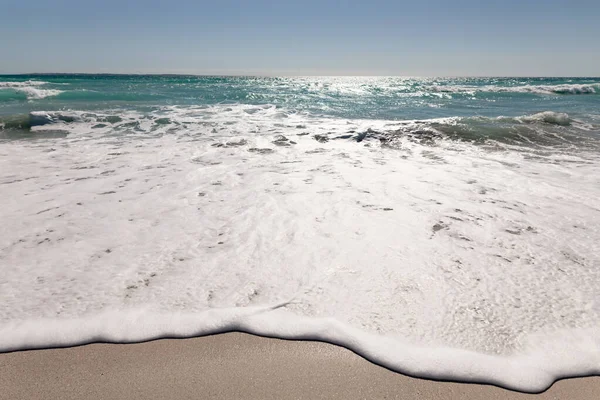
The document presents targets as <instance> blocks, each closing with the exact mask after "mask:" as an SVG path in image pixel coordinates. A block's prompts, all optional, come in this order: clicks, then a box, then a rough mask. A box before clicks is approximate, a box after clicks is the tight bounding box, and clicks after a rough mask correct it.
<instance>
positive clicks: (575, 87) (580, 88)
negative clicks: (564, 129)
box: [429, 83, 600, 95]
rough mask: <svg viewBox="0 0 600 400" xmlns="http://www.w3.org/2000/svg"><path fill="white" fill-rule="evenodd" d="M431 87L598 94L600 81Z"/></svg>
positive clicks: (449, 90) (457, 90)
mask: <svg viewBox="0 0 600 400" xmlns="http://www.w3.org/2000/svg"><path fill="white" fill-rule="evenodd" d="M429 89H430V90H431V91H433V92H438V93H472V94H475V93H478V92H491V93H534V94H561V95H569V94H579V95H583V94H598V93H600V83H590V84H561V85H524V86H493V85H487V86H463V85H459V86H430V87H429Z"/></svg>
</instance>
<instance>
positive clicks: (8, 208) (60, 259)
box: [0, 105, 600, 391]
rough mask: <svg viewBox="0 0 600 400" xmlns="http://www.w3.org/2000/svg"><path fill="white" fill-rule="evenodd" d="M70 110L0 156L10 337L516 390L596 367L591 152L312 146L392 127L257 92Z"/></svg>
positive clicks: (371, 143) (0, 228)
mask: <svg viewBox="0 0 600 400" xmlns="http://www.w3.org/2000/svg"><path fill="white" fill-rule="evenodd" d="M73 115H75V116H77V117H78V119H77V120H76V121H75V122H73V123H66V122H65V123H61V129H63V128H64V129H67V130H71V132H72V134H71V135H69V136H67V137H66V138H62V139H46V140H43V141H40V140H37V141H13V142H8V143H4V144H3V146H2V147H1V148H0V187H2V193H3V201H4V204H3V207H2V208H1V209H0V218H1V220H2V221H3V223H2V224H1V225H0V264H1V265H2V274H1V275H0V304H2V305H3V306H2V307H0V351H9V350H15V349H25V348H39V347H46V346H66V345H73V344H80V343H85V342H90V341H97V340H106V341H116V342H129V341H140V340H147V339H153V338H157V337H162V336H195V335H200V334H208V333H214V332H221V331H224V330H231V329H239V330H244V331H248V332H253V333H257V334H261V335H267V336H278V337H284V338H298V339H307V338H308V339H319V340H324V341H328V342H332V343H337V344H341V345H344V346H346V347H349V348H351V349H353V350H355V351H356V352H358V353H359V354H362V355H363V356H365V357H367V358H369V359H371V360H373V361H375V362H378V363H380V364H382V365H385V366H387V367H389V368H392V369H394V370H398V371H403V372H406V373H410V374H413V375H417V376H427V377H432V378H442V379H455V380H465V381H477V382H490V383H495V384H498V385H502V386H506V387H510V388H514V389H519V390H526V391H539V390H543V389H545V388H546V387H548V386H549V385H550V384H551V383H552V382H553V381H554V380H555V379H558V378H561V377H566V376H576V375H582V374H597V373H599V366H600V343H599V340H600V335H599V334H598V333H599V328H600V302H599V301H598V296H597V294H598V293H599V291H600V270H599V269H598V268H597V266H598V265H600V248H599V247H598V246H599V245H598V243H600V241H599V240H598V239H599V238H600V231H599V229H600V228H599V227H600V209H598V206H597V199H598V197H599V196H600V160H599V159H598V157H597V155H594V154H588V153H586V154H579V153H573V154H566V153H554V154H549V155H546V156H544V157H541V156H540V157H538V158H536V159H533V158H530V157H528V154H527V153H524V152H511V151H495V152H490V151H486V150H484V149H483V148H481V147H477V146H473V145H471V144H468V143H461V142H453V141H450V140H441V141H439V142H438V143H437V144H436V145H433V146H432V145H427V146H425V145H421V144H419V143H416V142H414V141H410V140H408V139H402V138H400V139H399V140H398V143H397V146H396V148H395V149H386V148H385V147H382V145H381V144H380V142H379V141H378V140H369V139H368V138H367V139H365V140H364V141H363V142H361V143H357V142H356V141H354V140H352V139H338V140H334V139H331V140H330V141H329V142H326V143H321V142H318V141H317V140H315V139H314V138H313V135H315V134H323V135H327V136H328V137H330V138H333V137H336V136H338V135H340V136H341V135H343V134H346V133H347V132H348V131H355V132H362V131H364V130H365V129H367V128H373V129H386V128H392V129H393V128H394V127H395V126H398V125H402V124H401V123H392V122H390V121H375V122H373V121H352V120H343V119H327V118H317V117H312V116H310V115H306V114H297V113H291V112H289V111H286V110H282V109H279V108H275V107H268V106H266V107H252V106H240V105H226V106H225V105H223V106H215V107H202V108H181V107H173V108H165V109H163V110H160V111H158V112H157V113H155V114H153V115H152V116H151V117H152V119H150V118H142V116H140V115H139V114H137V113H134V112H132V113H125V114H120V115H119V116H120V118H121V119H122V120H121V121H118V120H116V119H111V118H107V117H109V116H110V115H111V113H110V112H106V113H102V114H96V115H95V116H91V115H89V113H87V114H86V113H77V112H69V116H73ZM50 117H52V118H54V119H56V118H55V117H56V116H52V115H50ZM159 118H169V120H170V121H171V123H168V124H167V123H163V121H161V122H157V121H158V119H159ZM100 120H106V121H109V122H105V123H104V125H103V126H100V127H98V123H99V121H100ZM110 121H112V122H110ZM447 122H448V123H450V122H451V121H450V120H448V121H447ZM410 123H415V124H417V122H407V123H406V124H410ZM46 126H49V125H42V126H39V127H36V128H39V129H44V128H45V127H46ZM50 126H51V125H50ZM115 131H118V132H119V133H118V134H115ZM303 133H309V135H298V134H303ZM277 135H285V136H286V137H287V138H288V139H290V140H292V141H294V142H296V144H291V143H289V141H283V144H288V145H289V146H279V145H277V144H276V143H273V141H274V140H276V137H277ZM242 139H243V140H242ZM279 144H282V142H281V140H280V141H279ZM257 149H258V150H257ZM260 149H270V150H272V152H266V151H264V150H260Z"/></svg>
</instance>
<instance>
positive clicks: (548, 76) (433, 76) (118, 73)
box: [0, 72, 600, 79]
mask: <svg viewBox="0 0 600 400" xmlns="http://www.w3.org/2000/svg"><path fill="white" fill-rule="evenodd" d="M31 75H37V76H44V75H46V76H47V75H65V76H66V75H90V76H92V75H94V76H189V77H192V76H193V77H213V78H227V77H238V78H306V77H313V78H338V77H340V78H341V77H348V78H350V77H355V78H529V79H531V78H533V79H536V78H565V79H566V78H578V79H584V78H590V79H600V76H591V75H590V76H588V75H384V74H381V75H379V74H376V75H367V74H358V75H353V74H339V75H318V74H251V73H250V74H235V73H229V74H227V73H225V74H218V73H144V72H18V73H2V72H0V76H13V77H18V76H31Z"/></svg>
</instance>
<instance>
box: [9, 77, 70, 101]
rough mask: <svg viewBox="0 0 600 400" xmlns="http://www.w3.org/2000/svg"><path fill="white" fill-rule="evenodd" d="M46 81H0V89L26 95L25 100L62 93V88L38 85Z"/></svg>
mask: <svg viewBox="0 0 600 400" xmlns="http://www.w3.org/2000/svg"><path fill="white" fill-rule="evenodd" d="M47 83H48V82H43V81H25V82H0V90H5V91H12V92H13V93H16V94H24V95H25V96H26V97H27V100H39V99H44V98H46V97H52V96H58V95H59V94H61V93H63V91H62V90H57V89H41V88H39V86H42V85H45V84H47Z"/></svg>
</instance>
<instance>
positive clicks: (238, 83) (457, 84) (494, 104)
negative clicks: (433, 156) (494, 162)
mask: <svg viewBox="0 0 600 400" xmlns="http://www.w3.org/2000/svg"><path fill="white" fill-rule="evenodd" d="M240 104H241V105H271V106H274V107H276V108H278V109H281V110H282V111H283V112H286V113H288V114H289V113H303V114H306V115H309V116H315V117H316V116H318V117H327V118H338V119H339V118H343V119H367V120H389V121H405V120H433V119H440V118H452V117H457V118H462V120H461V121H462V122H463V125H464V126H463V128H464V129H462V128H461V129H459V130H458V131H457V130H456V129H455V128H456V124H455V123H453V124H452V126H453V127H452V129H445V128H444V127H443V126H442V127H441V128H440V126H439V121H438V126H437V128H439V129H438V130H439V131H441V132H442V133H443V134H444V133H454V134H456V135H458V136H459V137H466V138H468V139H469V140H476V139H477V138H489V137H490V136H495V135H496V136H500V137H505V136H511V135H513V134H514V133H515V132H516V133H517V135H520V134H524V135H525V136H527V137H528V139H527V140H525V141H528V140H531V138H532V137H534V136H536V137H539V134H538V133H539V126H538V127H537V129H536V132H533V134H531V132H528V130H531V129H530V128H531V126H529V127H525V128H524V127H523V126H522V125H523V121H522V120H519V121H516V122H515V121H509V120H507V119H504V118H498V117H509V118H515V117H524V116H532V115H536V114H539V113H541V112H551V113H555V114H558V115H560V116H562V117H565V118H568V119H567V120H564V118H562V117H559V121H556V118H554V117H553V116H550V117H548V115H546V117H543V118H541V119H542V122H544V123H546V124H548V125H553V127H548V128H549V129H550V131H551V133H553V134H559V135H561V136H562V135H563V134H565V135H567V136H569V135H571V134H573V135H575V136H581V137H587V138H594V139H596V138H597V137H598V130H599V128H598V126H599V125H600V78H400V77H373V78H368V77H323V78H319V77H294V78H292V77H289V78H288V77H285V78H284V77H281V78H276V77H274V78H268V77H204V76H145V75H20V76H12V75H11V76H0V120H1V121H2V124H3V127H4V131H6V130H8V129H15V128H23V129H28V128H29V127H30V125H31V124H30V121H29V117H28V114H29V113H31V112H42V111H44V112H56V111H61V112H65V111H77V112H97V111H105V110H110V114H114V115H113V116H114V117H118V115H120V113H121V112H127V111H136V112H140V113H142V114H145V115H148V116H150V115H152V114H153V113H156V112H157V111H161V110H162V111H163V112H162V114H164V115H162V117H168V115H166V114H165V113H164V110H165V108H166V107H172V106H178V107H199V106H216V105H240ZM564 114H566V116H564ZM482 118H483V119H482ZM561 118H562V119H561ZM538 119H539V118H538ZM63 122H64V121H63ZM573 122H574V123H573ZM34 124H35V123H34ZM442 125H443V124H442ZM556 125H560V126H561V128H560V129H558V130H557V129H556ZM567 127H569V128H567ZM515 130H516V131H515ZM513 136H514V135H513ZM534 141H535V139H534Z"/></svg>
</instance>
